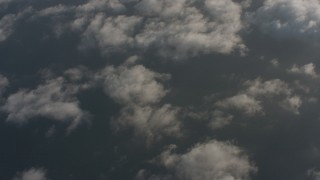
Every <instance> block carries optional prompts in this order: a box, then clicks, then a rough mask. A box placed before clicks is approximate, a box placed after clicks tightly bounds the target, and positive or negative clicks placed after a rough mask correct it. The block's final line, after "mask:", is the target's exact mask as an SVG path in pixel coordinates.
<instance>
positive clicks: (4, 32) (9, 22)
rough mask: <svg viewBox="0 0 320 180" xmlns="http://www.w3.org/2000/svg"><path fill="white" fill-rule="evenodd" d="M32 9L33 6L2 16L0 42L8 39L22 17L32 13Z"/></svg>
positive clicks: (0, 20) (0, 19)
mask: <svg viewBox="0 0 320 180" xmlns="http://www.w3.org/2000/svg"><path fill="white" fill-rule="evenodd" d="M0 5H1V2H0ZM32 11H33V10H32V8H26V9H25V10H23V11H21V12H19V13H17V14H6V15H4V16H3V17H2V18H0V42H2V41H5V40H7V39H8V38H9V37H10V35H11V34H12V33H13V32H14V30H15V25H16V24H17V22H18V21H19V20H21V19H22V18H25V17H26V15H28V14H30V13H31V12H32Z"/></svg>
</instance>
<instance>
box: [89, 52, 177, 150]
mask: <svg viewBox="0 0 320 180" xmlns="http://www.w3.org/2000/svg"><path fill="white" fill-rule="evenodd" d="M135 60H136V57H131V58H129V59H128V60H127V61H126V62H125V63H124V64H123V65H120V66H118V67H114V66H107V67H106V68H104V69H103V70H101V71H100V72H98V73H97V74H95V79H96V81H98V82H99V84H102V86H103V88H104V90H105V93H106V94H107V95H109V96H110V97H111V98H112V99H113V100H114V101H116V102H118V103H119V104H121V105H122V106H123V108H122V110H121V113H120V116H119V117H118V118H117V119H116V124H117V125H120V127H121V126H131V127H133V128H134V130H135V133H136V134H137V135H143V136H145V137H146V141H147V143H148V144H151V143H152V142H154V141H157V140H159V139H161V138H162V137H163V136H176V137H177V136H180V135H181V133H180V122H179V121H178V118H177V116H178V113H179V111H180V110H179V108H177V107H174V106H172V105H170V104H163V103H161V102H160V101H161V99H162V98H163V97H164V96H165V95H166V94H167V92H168V90H166V89H165V88H164V86H163V85H162V84H161V81H164V80H166V79H168V78H169V77H170V76H169V75H168V74H160V73H156V72H153V71H151V70H149V69H147V68H146V67H144V66H142V65H136V64H135Z"/></svg>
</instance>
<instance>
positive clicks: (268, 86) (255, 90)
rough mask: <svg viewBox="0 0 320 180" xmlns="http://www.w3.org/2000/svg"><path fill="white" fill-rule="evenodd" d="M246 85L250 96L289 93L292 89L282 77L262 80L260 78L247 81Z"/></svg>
mask: <svg viewBox="0 0 320 180" xmlns="http://www.w3.org/2000/svg"><path fill="white" fill-rule="evenodd" d="M244 85H245V86H246V87H247V90H246V93H247V94H248V95H250V96H253V97H257V96H274V95H280V94H284V95H289V94H291V91H292V90H291V89H290V88H289V86H288V84H287V83H285V82H283V81H281V80H280V79H272V80H268V81H264V82H263V81H262V80H261V79H260V78H258V79H255V80H253V81H246V82H245V83H244Z"/></svg>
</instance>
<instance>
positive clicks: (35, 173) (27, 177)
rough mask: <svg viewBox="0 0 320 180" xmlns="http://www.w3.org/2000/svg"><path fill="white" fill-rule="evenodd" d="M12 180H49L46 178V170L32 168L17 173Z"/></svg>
mask: <svg viewBox="0 0 320 180" xmlns="http://www.w3.org/2000/svg"><path fill="white" fill-rule="evenodd" d="M12 180H49V179H48V178H47V177H46V170H44V169H42V168H31V169H28V170H24V171H23V172H19V173H17V175H16V176H15V177H14V178H12Z"/></svg>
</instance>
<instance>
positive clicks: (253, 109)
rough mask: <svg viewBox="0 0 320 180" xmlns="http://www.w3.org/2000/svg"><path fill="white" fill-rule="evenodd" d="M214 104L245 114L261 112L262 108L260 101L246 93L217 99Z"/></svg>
mask: <svg viewBox="0 0 320 180" xmlns="http://www.w3.org/2000/svg"><path fill="white" fill-rule="evenodd" d="M216 106H218V107H221V108H227V109H235V110H239V111H241V112H243V113H244V114H247V115H250V116H252V115H255V114H259V113H262V111H263V108H262V106H261V102H260V101H258V100H256V99H255V98H254V97H251V96H248V95H247V94H238V95H235V96H232V97H230V98H226V99H225V100H222V101H218V102H217V103H216Z"/></svg>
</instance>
